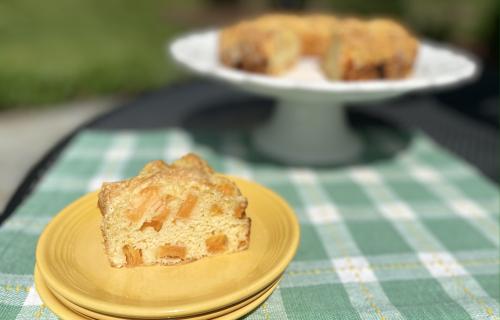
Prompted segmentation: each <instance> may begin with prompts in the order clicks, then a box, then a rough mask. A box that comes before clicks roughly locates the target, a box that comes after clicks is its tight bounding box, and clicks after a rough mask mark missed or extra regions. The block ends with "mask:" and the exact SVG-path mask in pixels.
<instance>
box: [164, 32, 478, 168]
mask: <svg viewBox="0 0 500 320" xmlns="http://www.w3.org/2000/svg"><path fill="white" fill-rule="evenodd" d="M217 42H218V32H217V31H204V32H198V33H193V34H190V35H187V36H184V37H181V38H179V39H177V40H175V41H173V42H172V43H171V44H169V51H170V53H171V55H172V57H173V58H174V60H175V61H177V62H178V63H180V64H181V65H182V66H184V67H187V68H188V69H189V70H192V71H195V72H197V73H199V74H202V75H206V76H210V77H214V78H216V79H220V80H223V81H226V82H228V83H230V84H232V85H234V86H237V87H239V88H241V89H243V90H246V91H250V92H254V93H257V94H261V95H266V96H271V97H274V98H276V99H277V102H278V103H277V108H276V110H275V112H274V114H273V115H272V117H271V119H270V120H269V122H268V123H266V124H265V125H263V126H262V127H260V128H258V129H256V130H255V131H254V132H253V140H254V143H255V145H256V146H257V148H258V149H259V150H260V151H262V152H263V153H265V154H267V155H269V156H271V157H273V158H275V159H277V160H280V161H283V162H286V163H291V164H329V163H342V162H347V161H349V160H352V159H354V158H356V157H357V156H358V155H359V154H360V152H361V150H362V145H361V143H360V141H359V140H358V138H357V136H356V134H355V132H353V130H351V129H350V128H349V126H348V125H347V123H346V118H345V115H346V113H345V103H352V102H367V103H369V102H372V101H376V100H380V99H386V98H390V97H396V96H399V95H402V94H405V93H407V92H410V91H415V90H422V89H430V88H438V87H447V86H452V85H458V84H460V83H463V82H464V81H465V80H470V79H472V78H473V76H474V75H475V74H476V72H477V69H478V68H477V63H476V62H475V61H474V59H472V58H471V57H469V56H468V55H466V54H464V53H460V52H458V51H457V50H456V49H452V48H450V47H445V46H442V45H436V44H431V43H429V42H423V43H422V44H421V46H420V50H419V54H418V57H417V61H416V64H415V68H414V73H413V75H412V76H411V77H409V78H407V79H404V80H396V81H388V80H380V81H356V82H342V81H335V82H334V81H329V80H327V79H326V78H325V77H324V76H323V74H322V73H321V71H320V69H319V66H318V63H317V61H315V59H312V58H304V59H302V60H301V61H300V62H299V63H298V65H297V66H296V67H295V68H294V69H293V70H291V71H290V72H288V73H287V74H285V75H282V76H279V77H270V76H264V75H259V74H252V73H248V72H243V71H239V70H233V69H230V68H227V67H225V66H223V65H222V64H220V63H219V59H218V53H217Z"/></svg>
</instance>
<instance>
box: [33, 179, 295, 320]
mask: <svg viewBox="0 0 500 320" xmlns="http://www.w3.org/2000/svg"><path fill="white" fill-rule="evenodd" d="M231 179H233V180H234V181H235V182H236V183H237V185H238V187H239V188H240V190H241V192H242V193H243V194H244V195H245V196H246V197H247V198H248V203H249V206H248V210H247V213H248V216H250V217H251V218H252V232H251V239H250V248H249V249H248V250H246V251H243V252H239V253H234V254H227V255H221V256H217V257H212V258H206V259H202V260H199V261H196V262H193V263H188V264H184V265H179V266H152V267H136V268H122V269H117V268H112V267H110V265H109V263H108V260H107V257H106V256H105V253H104V248H103V245H102V237H101V233H100V229H99V225H100V221H101V215H100V212H99V210H98V209H97V194H96V193H90V194H88V195H86V196H84V197H82V198H80V199H79V200H77V201H75V202H74V203H72V204H71V205H70V206H68V207H67V208H65V209H64V210H63V211H61V212H60V213H59V214H58V215H57V216H56V217H55V218H54V219H53V220H52V222H51V223H50V224H49V225H48V226H47V228H46V229H45V231H44V232H43V234H42V236H41V237H40V240H39V242H38V246H37V251H36V260H37V265H36V267H35V285H36V288H37V290H38V293H39V294H40V297H41V298H42V300H43V301H44V303H45V304H46V305H47V306H48V307H49V308H50V309H51V310H52V311H53V312H54V313H55V314H56V315H58V316H59V317H61V318H63V319H106V320H116V319H131V318H133V319H170V318H181V319H235V318H239V317H241V316H243V315H245V314H247V313H249V312H250V311H252V310H253V309H255V308H256V307H258V306H259V305H260V304H261V303H262V302H264V301H265V299H266V298H267V297H268V296H269V295H271V293H272V292H273V290H274V289H275V288H276V287H277V285H278V282H279V280H280V277H281V275H282V273H283V272H284V270H285V268H286V267H287V265H288V264H289V263H290V261H291V259H292V258H293V256H294V254H295V251H296V249H297V246H298V243H299V225H298V223H297V220H296V218H295V215H294V213H293V211H292V210H291V209H290V207H289V206H288V205H287V204H286V203H285V202H284V201H283V200H282V199H281V198H280V197H279V196H277V195H276V194H274V193H273V192H272V191H270V190H268V189H266V188H264V187H262V186H260V185H257V184H255V183H252V182H248V181H244V180H241V179H236V178H231Z"/></svg>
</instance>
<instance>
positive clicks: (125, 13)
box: [0, 0, 181, 109]
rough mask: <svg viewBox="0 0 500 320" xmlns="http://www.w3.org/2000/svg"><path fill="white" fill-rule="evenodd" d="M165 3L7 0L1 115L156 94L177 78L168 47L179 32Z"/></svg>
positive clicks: (0, 42)
mask: <svg viewBox="0 0 500 320" xmlns="http://www.w3.org/2000/svg"><path fill="white" fill-rule="evenodd" d="M167 5H168V2H167V1H149V0H148V1H136V0H120V1H118V0H106V1H99V0H51V1H37V0H3V1H1V2H0V109H2V108H7V107H15V106H23V105H43V104H49V103H53V102H58V101H62V100H64V99H67V98H74V97H86V96H95V95H101V94H108V93H115V92H127V93H134V92H138V91H141V90H144V89H151V88H155V87H158V86H160V85H162V84H164V83H166V82H168V81H170V80H172V79H173V78H175V77H176V71H175V70H176V69H175V67H174V66H173V65H172V63H171V62H169V61H168V59H166V56H165V49H164V45H165V42H166V41H167V40H168V39H170V38H171V37H172V36H173V35H175V34H177V33H178V32H179V31H180V30H181V28H180V27H178V26H175V25H173V24H171V23H168V21H166V20H167V19H165V17H164V16H163V14H164V13H165V10H167Z"/></svg>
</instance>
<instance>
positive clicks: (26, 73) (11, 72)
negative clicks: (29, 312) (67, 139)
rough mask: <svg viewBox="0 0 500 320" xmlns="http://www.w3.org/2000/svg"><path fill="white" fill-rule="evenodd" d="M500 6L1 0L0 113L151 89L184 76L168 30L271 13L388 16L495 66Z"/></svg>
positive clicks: (464, 2) (410, 0) (434, 1)
mask: <svg viewBox="0 0 500 320" xmlns="http://www.w3.org/2000/svg"><path fill="white" fill-rule="evenodd" d="M498 8H499V1H498V0H474V1H472V0H378V1H367V0H296V1H292V0H288V1H286V0H283V1H279V0H271V1H263V0H254V1H243V0H181V1H166V0H165V1H158V0H146V1H137V0H106V1H99V0H49V1H37V0H2V1H1V2H0V109H2V108H12V107H22V106H30V107H31V106H40V105H47V104H50V103H54V102H60V101H64V100H68V99H78V98H85V97H93V96H98V95H106V94H116V93H120V94H135V93H138V92H143V91H145V90H151V89H154V88H157V87H159V86H162V85H165V84H167V83H169V82H171V81H175V80H178V79H179V78H180V77H182V76H181V74H182V73H180V72H179V71H180V70H179V69H177V68H176V67H175V66H174V65H173V63H172V62H171V61H170V60H169V59H168V58H167V57H166V54H165V44H166V42H167V41H169V40H170V39H172V38H173V37H174V36H176V35H179V34H181V33H182V32H183V31H187V30H191V29H196V28H206V27H210V26H214V25H222V24H226V23H230V22H233V21H235V20H237V19H241V18H244V17H248V16H252V15H256V14H260V13H263V12H266V11H269V10H283V9H290V10H295V11H303V10H304V11H328V12H339V13H345V14H356V15H364V16H376V15H384V16H391V17H395V18H397V19H400V20H402V21H403V22H404V23H405V24H407V25H408V26H410V27H411V28H412V29H414V30H415V31H416V32H417V33H418V34H419V35H421V36H424V37H428V38H432V39H436V40H439V41H446V42H450V43H453V44H456V45H458V46H462V47H464V48H466V49H468V50H471V51H472V52H474V53H475V54H477V55H478V56H479V57H481V59H483V61H484V62H485V63H486V65H487V66H488V67H489V68H498V38H499V35H498V29H499V27H498V11H499V10H498Z"/></svg>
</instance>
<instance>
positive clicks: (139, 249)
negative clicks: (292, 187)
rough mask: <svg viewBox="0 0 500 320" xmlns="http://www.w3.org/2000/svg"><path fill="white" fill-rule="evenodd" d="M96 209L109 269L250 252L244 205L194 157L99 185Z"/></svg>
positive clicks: (231, 188)
mask: <svg viewBox="0 0 500 320" xmlns="http://www.w3.org/2000/svg"><path fill="white" fill-rule="evenodd" d="M98 205H99V208H100V210H101V213H102V223H101V230H102V235H103V238H104V246H105V251H106V254H107V256H108V258H109V261H110V264H111V265H112V266H113V267H123V266H126V267H133V266H141V265H155V264H161V265H174V264H180V263H186V262H190V261H194V260H198V259H201V258H203V257H207V256H213V255H218V254H223V253H232V252H237V251H241V250H245V249H247V248H248V246H249V240H250V225H251V220H250V218H249V217H247V216H246V212H245V210H246V207H247V199H246V198H245V197H244V196H243V195H242V194H241V192H240V191H239V189H238V188H237V186H236V185H235V184H234V183H233V182H232V181H231V180H229V179H228V178H226V177H223V176H221V175H218V174H217V173H215V172H214V171H213V170H212V168H210V167H209V166H208V164H207V163H206V162H205V161H204V160H203V159H201V158H200V157H198V156H196V155H194V154H188V155H186V156H184V157H182V158H181V159H179V160H177V161H175V162H173V163H172V164H171V165H168V164H166V163H165V162H163V161H161V160H156V161H152V162H149V163H148V164H147V165H146V166H145V167H144V168H143V169H142V171H141V172H140V173H139V175H138V176H136V177H133V178H131V179H128V180H124V181H119V182H111V183H104V184H103V186H102V188H101V191H100V193H99V201H98Z"/></svg>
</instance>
